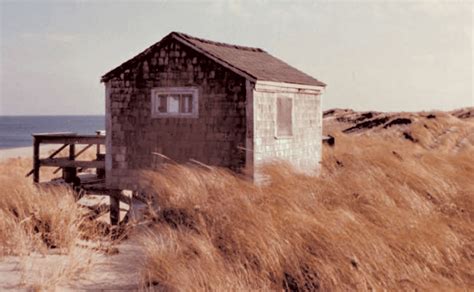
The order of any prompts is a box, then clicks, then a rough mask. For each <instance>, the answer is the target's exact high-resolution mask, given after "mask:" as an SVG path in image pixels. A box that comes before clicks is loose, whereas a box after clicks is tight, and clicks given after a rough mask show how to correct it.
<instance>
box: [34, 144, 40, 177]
mask: <svg viewBox="0 0 474 292" xmlns="http://www.w3.org/2000/svg"><path fill="white" fill-rule="evenodd" d="M33 140H34V141H33V182H35V183H38V182H39V175H40V172H39V171H40V166H41V164H40V141H39V140H38V139H36V137H35V138H33Z"/></svg>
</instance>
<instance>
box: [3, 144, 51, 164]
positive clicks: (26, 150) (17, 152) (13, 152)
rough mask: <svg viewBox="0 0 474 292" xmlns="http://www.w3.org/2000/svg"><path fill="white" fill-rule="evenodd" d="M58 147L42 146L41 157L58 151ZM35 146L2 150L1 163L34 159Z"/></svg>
mask: <svg viewBox="0 0 474 292" xmlns="http://www.w3.org/2000/svg"><path fill="white" fill-rule="evenodd" d="M57 148H58V145H41V148H40V155H41V156H44V155H45V154H46V153H48V152H49V151H51V150H53V149H57ZM32 157H33V146H25V147H15V148H5V149H0V162H1V161H5V160H7V159H10V158H32Z"/></svg>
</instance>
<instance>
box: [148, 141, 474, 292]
mask: <svg viewBox="0 0 474 292" xmlns="http://www.w3.org/2000/svg"><path fill="white" fill-rule="evenodd" d="M418 134H420V133H418ZM472 149H473V148H472V147H471V148H467V149H464V151H461V152H459V151H457V152H454V151H452V152H436V151H429V150H427V149H425V148H423V147H421V146H416V145H414V144H413V142H410V141H406V140H403V139H399V138H397V139H392V140H391V139H386V138H382V137H380V136H376V135H375V136H374V135H372V136H371V135H352V136H348V135H343V134H341V135H338V136H337V137H336V147H335V148H327V149H326V150H325V153H324V159H323V167H322V174H321V176H320V177H309V176H304V175H301V174H297V173H295V172H294V171H293V170H292V169H291V168H290V167H288V166H287V165H284V164H274V165H269V166H267V167H265V168H264V169H263V171H264V172H265V173H266V175H268V176H269V178H270V182H269V183H268V184H266V185H263V186H255V185H253V184H252V183H251V182H249V181H246V180H244V179H242V178H240V177H238V176H236V175H233V174H231V173H230V172H227V171H225V170H222V169H212V170H204V169H199V168H194V167H186V166H168V167H167V168H165V169H164V170H162V171H161V172H159V173H146V174H144V176H143V182H142V185H143V186H144V187H145V189H146V190H147V191H148V193H150V194H154V201H155V207H154V208H153V210H154V215H153V217H154V224H153V226H152V227H151V229H150V231H149V232H148V233H147V235H146V236H144V237H143V238H142V246H143V248H144V250H145V252H146V254H147V256H146V258H147V261H146V263H145V265H144V268H143V273H142V274H143V282H144V287H148V288H150V287H154V288H162V289H170V290H180V291H200V290H215V291H220V290H240V289H245V290H248V289H271V290H274V289H286V290H292V291H296V290H317V289H321V290H373V289H375V290H383V289H389V290H398V289H423V290H429V289H432V288H437V289H441V290H446V289H450V290H451V289H470V288H473V287H474V273H473V271H472V262H473V261H474V245H473V242H474V224H473V223H474V222H473V220H474V197H473V196H474V184H473V181H474V155H472V153H473V151H472Z"/></svg>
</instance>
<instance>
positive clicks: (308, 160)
mask: <svg viewBox="0 0 474 292" xmlns="http://www.w3.org/2000/svg"><path fill="white" fill-rule="evenodd" d="M278 97H285V98H291V99H293V121H292V132H293V134H292V135H291V136H289V137H278V136H277V135H276V134H277V133H276V107H277V105H276V99H277V98H278ZM253 102H254V123H255V125H254V140H253V142H254V167H255V170H256V172H258V168H259V166H261V165H262V164H264V163H267V162H272V161H276V160H284V161H286V162H289V163H290V164H291V165H293V166H294V167H295V168H296V169H297V170H299V171H301V172H304V173H308V174H317V173H318V171H319V168H320V162H321V155H322V152H321V151H322V142H321V137H322V112H321V95H320V92H319V91H317V90H310V89H302V88H299V89H298V88H295V87H285V86H283V85H278V86H268V85H265V86H258V82H257V86H256V88H255V89H254V91H253Z"/></svg>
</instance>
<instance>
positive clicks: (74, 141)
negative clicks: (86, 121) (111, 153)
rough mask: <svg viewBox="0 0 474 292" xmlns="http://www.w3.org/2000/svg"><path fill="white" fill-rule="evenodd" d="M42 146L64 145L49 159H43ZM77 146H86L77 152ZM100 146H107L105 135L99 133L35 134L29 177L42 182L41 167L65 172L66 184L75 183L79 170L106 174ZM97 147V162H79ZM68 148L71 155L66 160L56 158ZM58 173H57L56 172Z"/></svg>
mask: <svg viewBox="0 0 474 292" xmlns="http://www.w3.org/2000/svg"><path fill="white" fill-rule="evenodd" d="M42 144H62V146H60V147H59V148H58V149H57V150H56V151H54V152H53V153H51V154H50V155H49V156H48V157H47V158H45V159H41V158H40V156H39V154H40V147H41V145H42ZM76 145H85V147H84V148H83V149H81V150H80V151H78V152H76ZM100 145H105V135H104V134H103V132H102V131H97V134H96V135H78V134H76V133H72V132H66V133H40V134H33V169H32V170H31V171H30V172H29V173H28V174H27V176H30V175H33V181H34V182H36V183H38V182H39V181H40V168H41V167H56V168H57V170H60V169H62V170H63V178H64V180H65V181H66V182H73V181H74V179H76V177H77V170H78V169H79V168H80V169H87V168H95V169H96V173H97V175H100V174H104V173H105V172H104V170H105V159H103V158H104V155H102V153H101V152H100ZM93 146H96V159H95V160H78V159H77V158H78V157H79V156H80V155H81V154H83V153H84V152H85V151H86V150H87V149H89V148H91V147H93ZM66 148H68V150H69V155H68V157H66V158H55V156H56V155H57V154H59V153H60V152H61V151H63V150H64V149H66ZM56 172H57V171H56Z"/></svg>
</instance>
